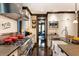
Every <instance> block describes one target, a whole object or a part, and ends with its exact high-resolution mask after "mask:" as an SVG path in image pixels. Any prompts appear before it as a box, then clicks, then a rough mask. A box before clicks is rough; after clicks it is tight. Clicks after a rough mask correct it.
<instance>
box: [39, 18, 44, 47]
mask: <svg viewBox="0 0 79 59" xmlns="http://www.w3.org/2000/svg"><path fill="white" fill-rule="evenodd" d="M38 38H39V47H41V48H42V47H45V21H44V20H39V36H38Z"/></svg>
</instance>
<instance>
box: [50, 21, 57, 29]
mask: <svg viewBox="0 0 79 59" xmlns="http://www.w3.org/2000/svg"><path fill="white" fill-rule="evenodd" d="M49 28H58V21H53V22H51V21H49Z"/></svg>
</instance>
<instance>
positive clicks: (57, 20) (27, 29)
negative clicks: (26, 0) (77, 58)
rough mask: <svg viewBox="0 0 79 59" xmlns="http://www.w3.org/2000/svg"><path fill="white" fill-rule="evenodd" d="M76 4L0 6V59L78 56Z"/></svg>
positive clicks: (3, 4) (78, 14)
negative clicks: (7, 58) (6, 57)
mask: <svg viewBox="0 0 79 59" xmlns="http://www.w3.org/2000/svg"><path fill="white" fill-rule="evenodd" d="M78 5H79V4H78V3H46V4H45V3H0V49H1V50H0V52H1V53H0V56H79V53H78V48H79V47H78V44H79V37H78V36H79V23H78V22H79V21H78V19H79V12H78V10H79V8H78ZM35 6H36V7H35ZM37 6H38V7H39V8H38V7H37ZM64 6H65V8H64ZM75 20H76V21H78V22H75V23H73V21H75ZM3 49H6V50H5V51H4V50H3Z"/></svg>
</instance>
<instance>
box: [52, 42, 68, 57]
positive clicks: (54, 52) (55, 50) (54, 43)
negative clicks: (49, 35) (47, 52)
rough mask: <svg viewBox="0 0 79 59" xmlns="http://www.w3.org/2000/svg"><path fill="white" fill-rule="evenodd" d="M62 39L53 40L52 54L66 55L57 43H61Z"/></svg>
mask: <svg viewBox="0 0 79 59" xmlns="http://www.w3.org/2000/svg"><path fill="white" fill-rule="evenodd" d="M61 42H62V41H60V42H58V41H53V44H52V45H53V46H52V49H53V56H67V55H66V54H65V53H64V52H63V51H62V50H61V49H60V48H59V47H58V44H61Z"/></svg>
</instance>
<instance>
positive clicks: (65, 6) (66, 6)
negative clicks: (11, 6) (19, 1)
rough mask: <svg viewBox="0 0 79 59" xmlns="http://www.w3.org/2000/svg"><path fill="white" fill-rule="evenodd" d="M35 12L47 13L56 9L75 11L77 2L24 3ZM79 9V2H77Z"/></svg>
mask: <svg viewBox="0 0 79 59" xmlns="http://www.w3.org/2000/svg"><path fill="white" fill-rule="evenodd" d="M23 6H27V7H28V8H29V9H30V10H31V12H32V13H33V14H46V13H47V12H55V11H74V10H75V3H23ZM77 8H78V10H79V4H77Z"/></svg>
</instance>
